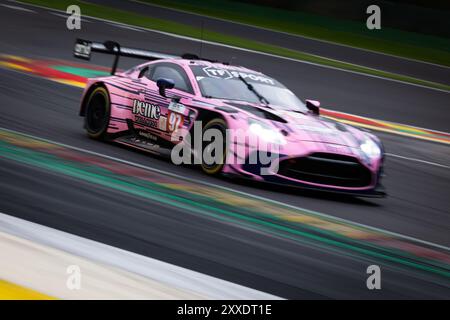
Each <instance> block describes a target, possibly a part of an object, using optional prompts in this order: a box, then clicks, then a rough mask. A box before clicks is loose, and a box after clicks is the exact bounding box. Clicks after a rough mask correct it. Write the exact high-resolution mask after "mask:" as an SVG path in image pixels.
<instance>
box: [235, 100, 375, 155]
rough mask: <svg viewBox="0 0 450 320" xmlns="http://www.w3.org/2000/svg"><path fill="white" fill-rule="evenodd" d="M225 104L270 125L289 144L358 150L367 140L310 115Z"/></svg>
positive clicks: (359, 133) (357, 132)
mask: <svg viewBox="0 0 450 320" xmlns="http://www.w3.org/2000/svg"><path fill="white" fill-rule="evenodd" d="M227 104H228V105H230V106H233V107H236V108H238V109H240V111H241V112H245V113H247V114H248V116H249V117H255V116H256V117H257V118H263V119H265V120H266V121H269V122H271V123H272V125H273V126H275V127H276V128H278V129H280V130H283V131H284V132H286V133H287V136H286V139H287V140H288V141H292V142H294V141H311V142H319V143H325V144H335V145H343V146H347V147H352V148H358V147H359V146H360V145H361V143H362V141H363V140H364V139H365V138H366V136H367V135H366V134H365V132H363V131H361V130H358V129H356V128H354V127H351V126H349V125H345V124H343V123H340V122H337V121H335V120H332V119H329V118H325V117H321V116H317V115H313V114H311V113H306V114H305V113H301V112H298V111H292V110H283V109H282V108H277V107H276V106H271V108H267V107H264V106H261V105H253V104H241V103H236V102H227Z"/></svg>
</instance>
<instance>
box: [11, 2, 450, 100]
mask: <svg viewBox="0 0 450 320" xmlns="http://www.w3.org/2000/svg"><path fill="white" fill-rule="evenodd" d="M18 2H19V3H21V4H24V5H29V6H32V7H38V8H41V9H45V10H48V11H56V12H64V11H62V10H58V9H53V8H48V7H45V6H40V5H36V4H29V3H23V2H20V1H18ZM85 17H88V18H90V19H93V20H97V21H103V22H112V23H116V24H120V25H124V26H127V27H130V28H139V29H142V30H146V31H149V32H154V33H158V34H162V35H165V36H168V37H172V38H177V39H183V40H189V41H194V42H203V43H204V44H209V45H214V46H218V47H224V48H229V49H233V50H239V51H244V52H249V53H254V54H259V55H263V56H267V57H272V58H276V59H282V60H287V61H293V62H298V63H303V64H307V65H313V66H316V67H320V68H326V69H332V70H337V71H341V72H347V73H351V74H357V75H361V76H365V77H369V78H374V79H381V80H385V81H392V82H396V83H401V84H405V85H409V86H414V87H418V88H423V89H428V90H434V91H438V92H443V93H450V91H449V90H445V89H438V88H433V87H428V86H425V85H421V84H416V83H411V82H406V81H402V80H397V79H391V78H385V77H382V76H376V75H371V74H367V73H364V72H358V71H352V70H346V69H341V68H338V67H332V66H327V65H323V64H319V63H314V62H309V61H304V60H298V59H294V58H288V57H283V56H279V55H276V54H271V53H266V52H261V51H256V50H251V49H245V48H240V47H236V46H233V45H228V44H223V43H219V42H214V41H206V40H202V39H198V38H192V37H188V36H181V35H176V34H173V33H169V32H164V31H160V30H155V29H149V28H145V27H139V26H133V25H129V24H126V23H119V22H115V21H111V20H107V19H102V18H97V17H92V16H87V15H85ZM312 56H314V55H312ZM317 57H319V56H317ZM321 58H323V57H321ZM331 60H333V59H331ZM336 61H338V60H336ZM349 64H351V63H349ZM365 68H368V67H365ZM369 69H371V68H369ZM374 70H375V69H374ZM419 80H421V79H419ZM424 81H426V80H424Z"/></svg>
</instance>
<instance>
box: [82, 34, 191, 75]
mask: <svg viewBox="0 0 450 320" xmlns="http://www.w3.org/2000/svg"><path fill="white" fill-rule="evenodd" d="M92 52H99V53H105V54H111V55H114V56H115V59H114V63H113V66H112V68H111V74H115V73H116V69H117V64H118V63H119V57H120V56H122V57H129V58H137V59H144V60H148V61H153V60H159V59H181V58H184V56H186V55H183V56H176V55H171V54H165V53H159V52H153V51H148V50H143V49H133V48H127V47H121V46H120V44H118V43H117V42H114V41H105V42H104V43H100V42H94V41H89V40H83V39H77V40H76V41H75V46H74V49H73V55H74V57H75V58H78V59H84V60H90V59H91V53H92ZM189 56H190V57H192V58H194V57H196V56H195V55H189ZM197 58H198V57H197Z"/></svg>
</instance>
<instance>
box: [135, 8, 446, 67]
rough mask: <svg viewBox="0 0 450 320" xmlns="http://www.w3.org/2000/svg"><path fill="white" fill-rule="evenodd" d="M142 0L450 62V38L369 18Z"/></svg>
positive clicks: (423, 58)
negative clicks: (377, 26) (371, 25)
mask: <svg viewBox="0 0 450 320" xmlns="http://www.w3.org/2000/svg"><path fill="white" fill-rule="evenodd" d="M141 1H142V0H141ZM143 1H144V2H149V3H154V4H158V5H161V6H165V7H170V8H175V9H181V10H185V11H190V12H195V13H198V14H203V15H207V16H211V17H216V18H221V19H225V20H231V21H235V22H241V23H246V24H250V25H254V26H258V27H263V28H269V29H272V30H276V31H283V32H288V33H292V34H297V35H302V36H307V37H311V38H316V39H321V40H326V41H331V42H335V43H340V44H345V45H350V46H354V47H358V48H364V49H369V50H373V51H378V52H383V53H388V54H393V55H397V56H401V57H406V58H411V59H416V60H422V61H427V62H432V63H437V64H442V65H447V66H450V40H449V39H445V38H440V37H437V36H431V35H424V34H418V33H413V32H406V31H401V30H395V29H391V28H385V27H382V29H381V30H375V31H374V30H368V29H367V28H366V21H361V22H356V21H349V20H338V19H334V18H330V17H324V16H319V15H315V14H308V13H304V12H300V11H288V10H283V9H276V8H270V7H265V6H258V5H254V4H247V3H241V2H237V1H229V0H228V1H227V0H208V1H204V0H143Z"/></svg>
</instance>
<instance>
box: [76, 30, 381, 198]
mask: <svg viewBox="0 0 450 320" xmlns="http://www.w3.org/2000/svg"><path fill="white" fill-rule="evenodd" d="M93 52H99V53H105V54H111V55H113V56H115V59H114V64H113V67H112V70H111V75H110V76H104V77H98V78H90V79H88V81H87V84H86V88H85V89H84V92H83V95H82V99H81V107H80V115H81V116H82V117H84V127H85V130H86V131H87V134H88V136H89V137H91V138H94V139H104V140H110V141H114V142H117V143H120V144H123V145H126V146H130V147H133V148H138V149H140V150H144V151H148V152H151V153H157V154H159V155H166V156H169V157H170V158H171V159H172V162H174V163H175V164H177V165H178V164H181V163H189V164H198V165H199V166H201V168H202V170H203V171H204V172H205V173H207V174H211V175H215V174H221V175H227V176H231V177H235V176H238V177H242V178H247V179H252V180H255V181H262V182H268V183H275V184H283V185H287V186H293V187H302V188H308V189H316V190H322V191H332V192H339V193H346V194H352V195H356V196H372V197H381V196H384V195H385V192H384V191H383V188H382V186H381V184H380V177H381V175H382V166H383V159H384V152H383V147H382V144H381V142H380V140H379V139H378V138H377V137H376V136H374V135H373V134H371V133H369V132H366V131H361V130H359V129H356V128H354V127H351V126H349V125H346V124H343V123H340V122H336V121H333V120H330V119H328V118H325V117H322V116H321V115H320V103H319V102H318V101H314V100H301V99H300V98H298V97H297V96H296V95H295V94H294V93H293V92H292V91H290V90H289V89H287V88H286V87H285V86H284V85H283V84H281V83H280V82H279V81H278V80H276V79H274V78H272V77H270V76H267V75H265V74H263V73H260V72H257V71H253V70H250V69H248V68H245V67H241V66H234V65H230V64H228V63H221V62H218V61H213V60H209V59H205V58H199V57H198V56H196V55H194V54H183V55H180V56H176V55H170V54H163V53H158V52H152V51H147V50H141V49H133V48H125V47H121V46H120V45H119V44H118V43H116V42H113V41H106V42H104V43H99V42H92V41H87V40H81V39H77V40H76V43H75V49H74V56H75V57H77V58H82V59H90V57H91V54H92V53H93ZM121 56H124V57H133V58H141V59H144V60H146V62H145V63H143V64H140V65H138V66H136V67H133V68H131V69H129V70H126V71H124V72H116V69H117V64H118V60H119V57H121Z"/></svg>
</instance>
